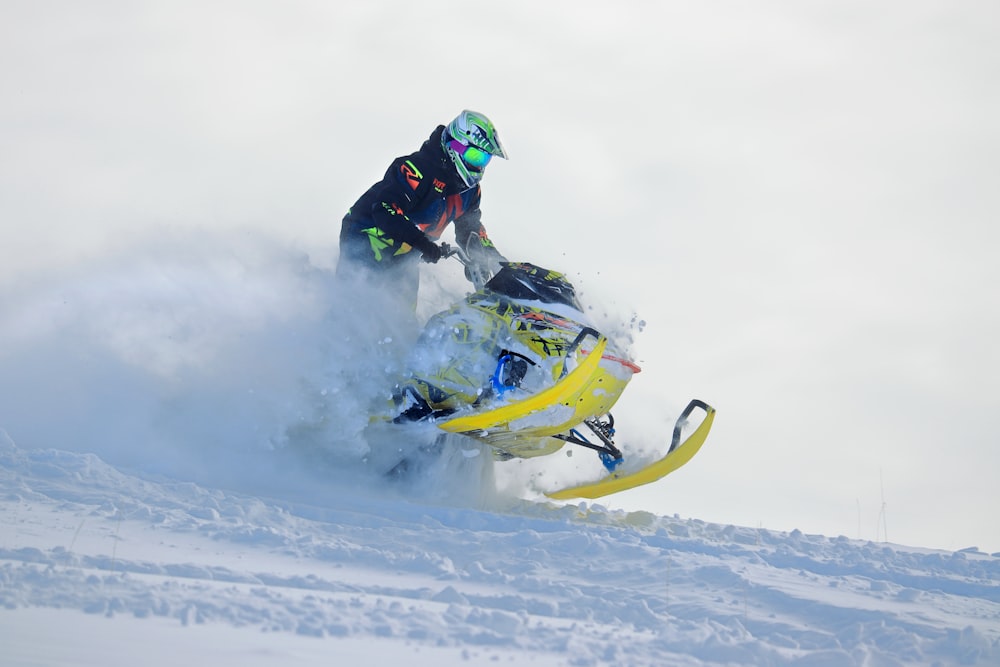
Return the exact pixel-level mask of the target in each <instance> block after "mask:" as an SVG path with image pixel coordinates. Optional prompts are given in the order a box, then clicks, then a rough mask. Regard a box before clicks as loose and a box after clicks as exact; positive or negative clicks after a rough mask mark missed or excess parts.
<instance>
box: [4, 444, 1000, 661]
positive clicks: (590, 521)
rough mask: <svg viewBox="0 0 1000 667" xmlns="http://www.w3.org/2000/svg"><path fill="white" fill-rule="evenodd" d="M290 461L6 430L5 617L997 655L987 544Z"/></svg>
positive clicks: (732, 652)
mask: <svg viewBox="0 0 1000 667" xmlns="http://www.w3.org/2000/svg"><path fill="white" fill-rule="evenodd" d="M296 479H297V484H296V485H295V487H294V488H293V487H291V486H289V487H287V488H285V489H276V490H275V492H274V493H272V494H271V495H267V496H264V495H254V494H253V493H247V492H244V491H238V490H236V491H234V490H228V489H223V488H210V487H206V486H203V485H199V484H194V483H190V482H181V481H176V480H172V479H166V478H160V479H154V478H151V477H141V476H139V475H137V474H133V473H130V472H128V471H125V470H123V469H120V468H116V467H114V466H112V465H109V464H107V463H105V462H104V461H102V460H101V459H100V458H98V457H97V456H95V455H93V454H80V453H73V452H67V451H60V450H22V449H19V448H18V447H17V446H16V445H15V444H14V443H13V442H12V441H11V440H10V439H9V438H6V437H5V436H0V487H2V490H3V493H2V503H0V504H2V507H3V517H4V519H3V524H4V528H3V536H4V537H3V540H2V542H0V583H2V586H0V607H2V608H3V609H4V610H6V611H4V612H3V615H0V618H9V617H10V614H17V613H18V610H20V611H24V610H44V609H48V610H55V609H60V610H75V611H76V612H83V613H84V614H85V615H88V616H90V617H102V618H103V617H107V618H108V619H123V618H124V619H157V618H158V619H161V620H169V621H170V622H171V623H173V624H175V625H179V626H180V627H192V626H199V627H202V626H204V627H212V628H220V627H232V628H244V629H255V630H257V631H263V632H266V633H270V636H272V637H273V638H274V641H275V642H277V638H279V637H326V638H330V639H329V640H330V641H334V642H336V641H341V642H343V643H342V644H336V643H335V644H334V646H333V647H331V649H330V650H336V647H337V646H344V647H346V646H349V645H350V643H349V642H348V641H347V640H358V639H363V640H365V641H366V645H370V646H372V647H376V648H370V649H366V651H367V655H375V656H377V655H380V651H381V652H382V654H384V652H385V651H388V650H390V649H391V648H392V647H398V646H399V645H400V644H403V645H406V646H410V647H413V648H416V649H418V650H422V651H423V652H422V653H421V655H423V656H424V658H425V659H426V660H427V661H428V662H427V663H426V664H431V662H434V661H435V660H438V661H439V660H440V659H441V655H440V652H441V651H445V650H449V651H452V653H449V654H448V655H450V656H453V657H454V656H457V658H456V659H463V660H465V659H473V658H474V659H477V660H478V659H484V658H489V657H492V658H494V659H499V658H500V657H511V658H518V659H523V658H526V657H531V658H532V659H536V660H540V661H542V662H545V663H546V664H598V663H608V662H615V663H619V664H664V662H665V661H666V662H669V663H670V664H679V665H702V664H719V663H730V664H747V665H750V664H753V665H761V664H824V665H826V664H835V665H836V664H844V665H851V664H872V661H875V662H876V663H877V664H930V663H932V662H934V661H939V662H941V664H995V661H996V660H997V659H998V658H1000V630H998V628H1000V623H998V620H1000V585H998V583H997V582H998V581H1000V558H997V557H996V556H995V555H994V556H989V555H987V554H983V553H980V552H978V551H975V550H969V551H962V552H955V553H948V552H940V551H929V550H921V549H909V548H904V547H900V546H898V545H889V544H876V543H872V542H862V541H856V540H850V539H847V538H845V537H838V538H827V537H822V536H814V535H805V534H802V533H800V532H798V531H793V532H792V533H788V534H785V533H777V532H773V531H768V530H759V529H750V528H741V527H736V526H721V525H714V524H709V523H705V522H702V521H697V520H684V519H680V518H678V517H661V516H655V515H652V514H648V513H644V512H634V513H623V512H612V511H608V510H606V509H604V508H602V507H600V506H598V505H586V504H580V505H570V506H559V505H554V504H551V503H531V502H527V501H510V502H509V503H508V504H507V505H506V506H505V507H502V508H496V507H494V508H490V509H482V508H474V507H470V506H462V505H456V504H450V505H449V504H441V503H435V502H429V501H427V500H426V499H424V500H422V499H420V498H412V497H411V498H407V497H406V496H405V495H403V491H404V490H402V489H393V488H386V487H380V488H375V487H367V489H366V488H365V487H364V486H363V485H358V486H355V487H351V486H350V485H347V484H345V483H343V482H338V483H334V484H329V483H324V480H323V479H322V476H321V475H309V474H307V473H305V472H302V474H301V475H299V476H298V478H296ZM61 618H66V617H65V616H63V617H61ZM0 627H2V625H0ZM16 640H17V638H16V637H5V638H4V642H5V645H6V644H8V643H10V642H12V641H13V642H15V644H14V645H16ZM230 641H231V640H230ZM25 650H26V649H25ZM470 651H472V653H470ZM418 664H425V663H418ZM438 664H440V662H438Z"/></svg>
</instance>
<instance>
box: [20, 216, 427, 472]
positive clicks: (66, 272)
mask: <svg viewBox="0 0 1000 667" xmlns="http://www.w3.org/2000/svg"><path fill="white" fill-rule="evenodd" d="M399 315H400V314H399V311H398V308H393V304H391V303H388V302H386V300H385V297H384V296H383V295H382V294H379V293H376V292H373V291H371V290H367V289H366V287H365V285H364V284H363V283H359V284H350V285H348V284H345V283H338V281H337V280H335V278H334V276H333V275H332V272H330V271H327V270H321V269H318V268H316V267H315V266H314V265H313V264H311V263H310V261H309V258H308V257H306V256H304V255H302V254H301V253H297V252H294V251H291V250H289V249H287V248H286V247H285V246H282V245H280V244H277V243H275V242H274V241H273V240H272V239H268V238H263V237H256V236H252V235H250V234H247V233H242V232H241V233H239V234H235V233H229V234H206V233H204V232H199V233H193V232H191V233H183V234H182V233H176V234H174V235H172V236H169V237H168V238H161V239H157V240H156V241H155V242H151V243H143V242H139V243H132V244H130V245H128V246H127V247H125V248H121V249H119V250H118V251H116V252H115V253H114V254H111V255H107V256H103V257H101V258H99V259H97V260H92V261H89V262H86V263H82V264H79V265H76V266H72V267H68V268H65V269H63V270H62V271H60V272H59V273H58V274H51V273H50V274H47V275H44V276H35V277H33V278H29V279H26V280H24V281H22V283H21V284H20V285H17V286H16V288H9V289H6V290H5V291H3V292H0V426H2V427H3V428H5V429H6V430H7V431H8V432H9V433H10V434H11V436H12V437H13V438H14V439H15V440H16V441H18V442H19V443H21V444H22V445H25V446H32V447H44V446H51V445H53V444H57V443H58V445H59V446H60V447H71V448H73V449H75V450H78V451H87V452H95V453H98V454H99V455H101V456H102V457H105V458H108V459H109V460H112V461H116V462H119V463H122V464H127V465H130V466H133V467H137V468H140V469H144V470H146V471H149V472H156V473H163V474H174V475H182V476H185V477H187V478H192V479H204V478H205V477H206V476H211V477H212V478H213V479H215V480H221V479H224V480H228V481H230V482H237V481H240V480H242V481H246V482H251V483H253V482H257V481H263V479H258V478H263V477H270V476H271V475H272V474H273V472H274V471H273V468H272V466H273V462H272V461H273V458H274V456H275V455H274V454H273V452H276V451H281V450H283V449H288V448H289V447H290V446H295V447H303V448H314V449H317V448H318V449H322V450H323V451H322V453H323V454H324V455H325V456H332V457H337V456H340V455H342V454H343V455H357V454H358V453H359V452H360V451H361V450H362V448H363V447H364V445H363V443H362V442H361V441H360V439H359V434H360V431H361V429H362V428H364V426H365V425H366V424H367V420H368V414H369V412H370V407H371V401H373V400H376V399H378V398H379V397H380V396H382V397H384V396H386V392H387V378H389V377H392V376H393V374H394V373H396V372H398V371H399V369H400V367H399V363H400V360H401V359H402V357H403V356H404V354H405V350H406V349H407V348H408V347H409V343H410V341H412V339H413V338H414V337H415V334H416V323H415V321H414V318H413V317H412V315H411V316H408V317H400V316H399ZM355 458H358V457H357V456H355Z"/></svg>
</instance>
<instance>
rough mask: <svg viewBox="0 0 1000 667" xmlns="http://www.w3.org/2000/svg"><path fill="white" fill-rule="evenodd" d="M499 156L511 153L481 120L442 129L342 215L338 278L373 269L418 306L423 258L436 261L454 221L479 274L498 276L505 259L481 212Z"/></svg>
mask: <svg viewBox="0 0 1000 667" xmlns="http://www.w3.org/2000/svg"><path fill="white" fill-rule="evenodd" d="M494 156H497V157H501V158H504V159H506V158H507V153H506V152H505V151H504V148H503V145H502V144H501V143H500V138H499V136H498V135H497V131H496V128H495V127H494V126H493V123H492V122H491V121H490V120H489V119H488V118H487V117H486V116H484V115H483V114H481V113H477V112H475V111H469V110H465V111H463V112H462V113H461V114H459V115H458V116H457V117H456V118H455V119H454V120H453V121H451V123H449V124H448V125H447V126H444V125H439V126H438V127H437V128H436V129H435V130H434V131H433V132H432V133H431V135H430V138H428V139H427V140H426V141H425V142H424V143H423V145H422V146H421V147H420V150H418V151H417V152H416V153H412V154H410V155H405V156H403V157H399V158H396V159H395V160H394V161H393V162H392V164H391V165H390V166H389V168H388V169H387V170H386V172H385V175H384V176H383V178H382V180H381V181H379V182H378V183H376V184H374V185H373V186H372V187H370V188H369V189H368V190H367V191H366V192H365V193H364V194H363V195H361V197H360V198H359V199H358V201H357V202H356V203H355V204H354V206H352V207H351V209H350V210H349V211H348V212H347V215H346V216H344V220H343V223H342V226H341V230H340V261H339V263H338V266H337V273H338V275H340V276H346V275H351V274H354V273H356V272H358V271H359V270H361V271H368V272H369V273H370V274H371V277H374V278H375V279H376V280H379V281H384V282H385V283H386V284H388V285H391V287H392V289H393V290H394V291H396V292H397V293H398V294H403V295H406V296H408V297H410V298H409V299H407V300H408V301H409V302H410V303H414V302H415V301H416V294H417V287H418V280H419V272H418V271H417V264H416V261H415V260H416V258H417V257H418V253H419V256H421V257H422V258H423V260H424V261H427V262H431V263H435V262H437V261H438V260H439V259H440V258H441V254H442V249H441V246H439V245H438V244H437V243H436V241H437V240H438V239H440V238H441V235H442V233H443V232H444V231H445V228H446V227H447V226H448V224H449V223H452V222H453V223H454V224H455V239H456V242H457V243H458V245H459V247H461V248H462V250H464V251H465V252H466V253H467V254H468V255H469V256H471V257H477V258H482V260H481V261H483V262H484V263H485V264H486V265H485V266H482V267H478V268H480V269H482V270H486V271H489V272H490V273H493V272H495V271H496V270H498V269H499V267H500V262H501V261H504V257H503V256H502V255H501V254H500V252H499V251H497V249H496V248H495V247H494V245H493V243H492V241H490V239H489V237H488V236H487V235H486V229H485V228H484V227H483V225H482V222H481V218H482V213H481V211H480V208H479V204H480V199H481V189H480V185H479V183H480V181H481V180H482V177H483V172H484V170H485V169H486V166H487V165H488V164H489V162H490V160H491V159H492V158H493V157H494ZM414 249H416V250H417V252H413V250H414Z"/></svg>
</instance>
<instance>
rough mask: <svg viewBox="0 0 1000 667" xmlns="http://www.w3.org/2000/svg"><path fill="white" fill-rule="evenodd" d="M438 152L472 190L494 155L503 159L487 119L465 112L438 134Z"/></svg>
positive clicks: (491, 124)
mask: <svg viewBox="0 0 1000 667" xmlns="http://www.w3.org/2000/svg"><path fill="white" fill-rule="evenodd" d="M441 148H443V149H444V152H445V154H446V155H447V156H448V157H449V158H451V161H452V162H454V163H455V171H457V172H458V175H459V176H461V177H462V181H463V182H464V183H465V184H466V185H467V186H468V187H470V188H471V187H472V186H474V185H475V184H476V183H478V182H479V181H480V180H481V179H482V178H483V170H484V169H486V165H487V164H489V162H490V159H491V158H492V157H493V156H494V155H496V156H497V157H502V158H504V159H505V160H506V159H507V153H506V152H504V149H503V145H502V144H501V143H500V137H499V136H498V135H497V129H496V128H495V127H493V123H492V122H491V121H490V119H489V118H487V117H486V116H484V115H483V114H481V113H476V112H475V111H469V110H468V109H466V110H465V111H463V112H462V113H460V114H459V115H458V117H457V118H455V120H453V121H451V122H450V123H449V124H448V127H447V128H445V131H444V132H443V133H442V134H441Z"/></svg>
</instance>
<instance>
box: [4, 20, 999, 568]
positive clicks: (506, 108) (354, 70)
mask: <svg viewBox="0 0 1000 667" xmlns="http://www.w3.org/2000/svg"><path fill="white" fill-rule="evenodd" d="M998 27H1000V8H998V6H997V5H996V3H994V2H972V1H969V2H961V3H956V2H949V1H947V0H941V1H935V2H926V1H919V0H918V1H915V2H914V1H906V2H902V1H899V2H876V3H871V2H839V1H838V2H832V1H831V2H796V3H787V2H750V3H748V2H737V1H735V0H733V1H715V2H700V3H681V2H672V1H671V2H624V3H617V4H616V6H615V7H613V8H612V7H611V3H606V2H579V1H574V2H568V1H566V2H544V3H539V2H522V1H514V2H504V3H485V4H484V3H479V4H476V3H472V4H470V3H464V2H438V3H431V4H427V3H423V4H420V3H408V2H395V1H394V2H343V3H330V2H324V1H319V0H317V1H315V2H302V1H294V2H283V3H274V2H248V1H246V0H239V1H236V0H233V1H230V2H211V3H205V2H191V1H186V0H170V1H169V2H168V1H162V2H154V1H148V0H145V1H143V0H140V1H129V2H125V1H122V2H100V1H99V2H89V3H79V2H70V1H64V2H52V1H48V0H39V1H37V2H30V3H28V2H22V3H12V2H7V3H4V4H3V5H2V7H0V95H2V104H0V252H2V257H3V261H2V262H0V299H6V301H7V303H11V302H13V300H14V299H15V297H16V298H18V299H24V298H26V296H25V295H27V296H28V297H30V295H31V289H32V287H31V286H32V285H36V284H37V283H38V281H39V280H41V279H42V278H43V277H44V276H46V275H50V274H52V273H53V272H56V271H57V270H62V269H63V268H65V267H67V266H72V265H74V264H76V263H78V262H80V261H95V260H96V261H97V262H98V264H99V263H100V261H101V258H102V257H104V256H105V255H107V254H108V253H110V252H111V251H112V250H115V249H118V248H120V247H122V246H123V244H125V243H126V242H128V241H130V240H133V239H136V238H139V239H142V238H150V237H152V238H156V237H158V236H160V235H163V234H166V233H167V232H173V231H176V230H178V229H194V230H211V231H212V232H213V233H219V232H224V233H232V234H239V233H240V232H241V230H257V231H260V230H263V231H267V232H270V233H272V234H273V235H275V237H276V238H277V239H280V241H281V242H282V243H284V244H286V245H287V246H288V247H290V248H294V249H297V250H301V251H302V252H305V253H308V255H309V258H310V260H311V262H312V263H314V264H315V265H317V266H319V267H321V268H329V267H331V266H333V264H334V263H335V259H336V252H337V249H336V243H337V234H338V231H339V220H340V218H341V217H342V215H343V213H344V212H345V211H346V209H347V207H349V206H350V205H351V204H352V203H353V201H354V200H355V198H356V197H357V196H358V195H359V194H360V193H361V192H362V191H363V190H364V189H365V188H367V187H368V186H369V185H370V184H371V183H372V182H373V181H374V180H375V179H376V178H378V177H379V176H380V175H381V173H382V172H383V170H384V169H385V167H386V165H387V164H388V162H389V161H390V160H391V159H392V158H394V157H395V156H397V155H399V154H403V153H407V152H410V151H412V150H415V149H416V148H417V147H418V146H419V145H420V143H421V142H422V141H423V140H424V138H426V136H427V135H428V134H429V133H430V131H431V130H432V129H433V128H434V127H435V126H436V125H437V124H439V123H445V122H447V121H448V120H450V119H451V118H452V117H454V116H455V115H456V114H457V113H458V112H459V111H460V110H461V109H463V108H471V109H475V110H478V111H482V112H484V113H486V114H487V115H489V116H490V117H491V118H492V119H493V120H494V121H495V123H496V124H497V126H498V128H499V130H500V133H501V136H502V138H503V141H504V144H505V146H506V148H507V149H508V151H509V153H510V160H509V161H495V162H494V163H493V164H492V165H491V166H490V168H489V170H488V172H487V175H486V178H485V181H484V198H483V209H484V223H485V224H486V226H487V228H488V229H489V231H490V234H491V236H492V237H493V239H494V241H495V242H496V243H497V245H498V246H499V247H500V249H501V250H502V251H503V252H504V253H505V254H506V255H507V256H508V257H513V258H518V259H526V260H529V261H533V262H535V263H537V264H541V265H544V266H551V267H552V268H556V269H560V270H563V271H565V272H567V273H569V274H570V276H571V277H572V278H573V279H574V280H577V281H578V282H579V283H580V286H581V289H582V290H583V292H584V294H585V296H586V297H587V298H589V299H591V300H592V301H594V302H599V303H601V304H602V307H605V308H607V309H608V310H609V311H612V312H614V313H620V314H621V316H622V317H623V318H627V317H629V316H630V315H631V314H632V313H635V314H637V315H638V317H639V318H640V319H642V320H644V321H645V323H646V324H645V326H644V327H643V329H642V332H641V333H639V334H638V335H637V337H636V342H635V353H636V355H637V357H638V360H639V362H640V364H641V365H642V366H643V368H644V370H643V372H642V373H641V374H640V375H638V376H636V378H635V380H634V381H633V384H632V386H631V387H630V389H629V391H628V392H626V394H625V397H624V398H623V400H622V403H623V405H622V406H621V408H620V411H619V412H620V414H619V415H618V416H619V422H620V423H619V427H620V428H619V439H620V441H621V442H622V444H625V442H626V440H625V439H627V438H628V437H629V434H630V433H641V436H640V435H637V436H636V437H641V438H642V439H650V438H655V437H659V436H660V435H661V434H662V437H663V438H664V440H665V439H666V438H668V437H669V430H670V427H671V425H672V422H673V419H674V417H675V416H676V415H677V413H678V412H679V411H680V410H681V409H682V408H683V406H684V405H685V403H686V402H687V400H688V399H689V398H692V397H698V398H701V399H703V400H705V401H708V402H709V403H712V404H713V405H714V406H715V407H716V408H717V409H718V411H719V412H718V418H717V420H716V427H715V430H714V432H713V434H712V436H711V438H710V440H709V442H708V444H706V446H705V448H704V449H703V451H702V452H701V453H700V454H699V455H698V457H697V458H696V459H695V460H694V461H692V462H691V463H690V464H689V465H688V466H687V467H686V468H684V469H683V470H682V471H679V472H678V473H676V474H675V475H673V476H672V477H671V478H670V479H669V480H666V481H664V482H663V483H661V484H658V485H655V486H652V487H647V488H645V489H641V490H637V491H634V492H629V493H627V494H622V495H621V496H619V497H616V498H615V499H613V500H610V501H608V502H607V503H605V504H607V505H609V506H612V507H623V508H626V509H648V510H651V511H654V512H657V513H666V514H673V513H675V512H676V513H679V514H681V515H682V516H685V517H696V518H701V519H704V520H707V521H716V522H724V523H735V524H739V525H749V526H758V525H759V526H763V527H766V528H772V529H778V530H791V529H793V528H798V529H800V530H803V531H804V532H812V533H823V534H827V535H831V536H835V535H841V534H843V535H847V536H848V537H860V538H865V539H875V538H876V537H884V536H886V535H887V536H888V538H889V539H890V540H891V541H894V542H900V543H905V544H910V545H916V546H929V547H943V548H964V547H968V546H979V547H980V548H983V549H985V550H991V551H1000V521H998V520H997V518H996V511H997V508H998V507H1000V486H998V484H997V471H998V470H1000V453H998V447H997V445H998V444H1000V443H998V433H1000V380H998V377H1000V354H998V352H997V347H996V341H997V340H1000V305H998V298H997V293H996V292H997V287H998V285H1000V269H998V265H1000V263H998V262H997V255H998V252H997V251H998V236H1000V231H998V229H997V221H998V219H1000V188H998V187H997V183H998V182H1000V166H998V165H1000V161H998V158H997V156H998V154H1000V130H998V127H1000V126H998V123H997V120H996V119H997V118H1000V86H998V84H997V81H998V80H1000V79H998V77H1000V47H998V46H997V44H996V34H997V29H998ZM0 303H3V301H2V300H0ZM2 321H5V322H6V323H7V326H13V325H12V324H11V322H12V320H11V319H10V318H8V319H6V320H2ZM6 383H7V384H8V385H10V384H12V383H13V382H12V380H11V379H10V378H7V379H6ZM622 415H624V416H625V417H627V419H623V417H622ZM2 427H4V424H2V423H0V428H2ZM15 440H17V437H15ZM52 446H58V443H52ZM883 502H884V503H885V505H884V508H885V515H884V521H880V511H881V510H882V508H883Z"/></svg>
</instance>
